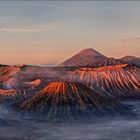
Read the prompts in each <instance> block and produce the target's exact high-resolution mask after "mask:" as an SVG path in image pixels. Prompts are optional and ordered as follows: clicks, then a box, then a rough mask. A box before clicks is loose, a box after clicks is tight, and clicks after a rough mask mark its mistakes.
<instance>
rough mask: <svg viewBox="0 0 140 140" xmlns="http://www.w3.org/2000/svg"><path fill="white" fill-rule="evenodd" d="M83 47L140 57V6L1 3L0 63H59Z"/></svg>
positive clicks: (125, 3)
mask: <svg viewBox="0 0 140 140" xmlns="http://www.w3.org/2000/svg"><path fill="white" fill-rule="evenodd" d="M83 48H94V49H96V50H97V51H100V52H101V53H103V54H104V55H106V56H109V57H112V56H113V57H122V56H124V55H128V54H129V55H130V54H132V55H136V56H140V2H139V1H134V2H132V1H126V2H121V1H114V2H113V1H100V2H97V1H88V2H82V1H77V2H74V1H68V2H64V1H57V2H56V1H53V2H49V1H47V2H45V1H42V2H39V1H38V2H35V1H30V2H27V1H22V2H16V1H15V2H14V1H12V2H10V1H8V2H3V1H0V63H7V64H22V63H24V64H25V63H28V64H55V63H59V62H61V61H63V60H65V59H67V58H68V57H70V56H71V55H73V54H74V53H76V52H78V51H80V50H81V49H83Z"/></svg>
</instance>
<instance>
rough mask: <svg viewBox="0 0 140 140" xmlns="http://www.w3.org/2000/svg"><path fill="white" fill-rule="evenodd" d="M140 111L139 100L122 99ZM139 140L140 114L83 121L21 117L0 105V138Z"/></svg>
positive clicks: (136, 110) (4, 139)
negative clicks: (130, 116)
mask: <svg viewBox="0 0 140 140" xmlns="http://www.w3.org/2000/svg"><path fill="white" fill-rule="evenodd" d="M125 104H129V105H130V106H132V108H133V109H134V112H137V113H138V114H140V111H139V110H140V102H139V101H131V102H125ZM32 139H34V140H139V139H140V117H138V118H137V119H136V118H124V117H123V118H121V117H119V118H99V119H94V120H90V121H85V122H76V121H75V122H63V123H60V122H45V121H35V120H27V119H26V120H25V119H22V120H21V119H20V118H19V117H17V114H14V113H13V114H12V113H11V112H8V111H7V110H6V109H5V108H4V107H3V106H0V140H32Z"/></svg>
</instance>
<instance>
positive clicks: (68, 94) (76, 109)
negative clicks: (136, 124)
mask: <svg viewBox="0 0 140 140" xmlns="http://www.w3.org/2000/svg"><path fill="white" fill-rule="evenodd" d="M17 106H18V110H20V111H22V112H25V113H27V114H30V113H31V115H34V113H35V114H36V115H37V116H40V115H41V116H43V117H45V118H46V119H50V120H53V119H58V120H61V119H62V120H63V119H64V120H65V119H79V118H81V117H89V116H90V115H96V114H98V113H101V114H105V113H109V112H111V113H116V114H117V113H118V114H119V113H122V112H123V111H124V110H125V109H124V107H123V106H122V105H120V104H119V103H118V102H116V101H115V100H111V99H109V98H105V97H103V96H101V95H100V94H98V93H97V92H95V91H93V90H91V89H90V88H88V87H86V86H85V85H83V84H81V83H73V82H52V83H51V84H49V85H48V86H47V87H46V88H44V89H43V90H42V91H41V92H39V93H38V94H37V95H35V96H34V97H32V98H31V99H29V100H27V101H25V102H23V103H20V104H18V105H17ZM123 113H124V112H123Z"/></svg>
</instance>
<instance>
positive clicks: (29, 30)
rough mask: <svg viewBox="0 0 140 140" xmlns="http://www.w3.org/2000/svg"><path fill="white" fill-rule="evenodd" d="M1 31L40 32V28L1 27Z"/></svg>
mask: <svg viewBox="0 0 140 140" xmlns="http://www.w3.org/2000/svg"><path fill="white" fill-rule="evenodd" d="M0 31H1V32H41V31H42V30H41V29H32V28H1V29H0Z"/></svg>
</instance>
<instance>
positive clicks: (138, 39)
mask: <svg viewBox="0 0 140 140" xmlns="http://www.w3.org/2000/svg"><path fill="white" fill-rule="evenodd" d="M134 41H140V37H138V38H127V39H122V42H134Z"/></svg>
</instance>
